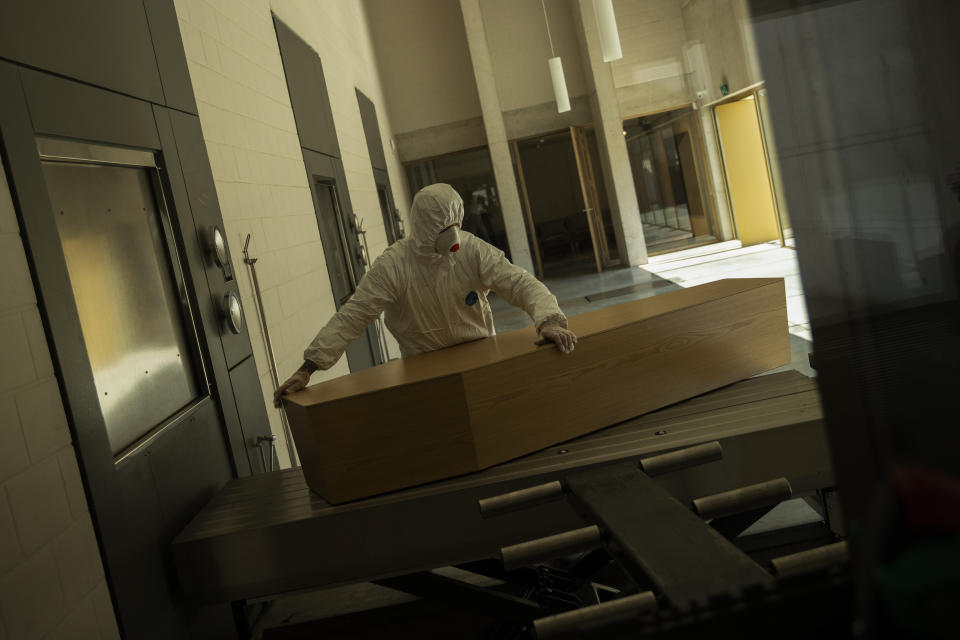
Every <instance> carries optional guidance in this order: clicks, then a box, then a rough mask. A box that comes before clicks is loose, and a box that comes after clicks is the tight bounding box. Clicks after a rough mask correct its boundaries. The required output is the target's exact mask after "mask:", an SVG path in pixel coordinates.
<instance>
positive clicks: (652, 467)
mask: <svg viewBox="0 0 960 640" xmlns="http://www.w3.org/2000/svg"><path fill="white" fill-rule="evenodd" d="M722 459H723V447H721V446H720V443H719V442H707V443H705V444H699V445H697V446H695V447H687V448H685V449H679V450H677V451H670V452H669V453H661V454H660V455H657V456H650V457H648V458H641V459H640V468H641V469H642V470H643V472H644V473H645V474H647V475H648V476H658V475H661V474H664V473H670V472H672V471H681V470H683V469H689V468H690V467H695V466H697V465H700V464H707V463H708V462H716V461H717V460H722Z"/></svg>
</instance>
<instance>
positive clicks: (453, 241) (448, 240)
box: [434, 224, 460, 256]
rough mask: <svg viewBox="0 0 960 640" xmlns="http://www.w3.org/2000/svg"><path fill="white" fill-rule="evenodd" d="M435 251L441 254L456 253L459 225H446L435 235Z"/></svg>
mask: <svg viewBox="0 0 960 640" xmlns="http://www.w3.org/2000/svg"><path fill="white" fill-rule="evenodd" d="M434 249H436V251H437V253H439V254H440V255H442V256H446V255H450V254H451V253H456V252H457V251H459V250H460V225H456V224H455V225H453V226H452V227H447V228H446V229H444V230H443V231H441V232H440V235H439V236H437V243H436V244H435V245H434Z"/></svg>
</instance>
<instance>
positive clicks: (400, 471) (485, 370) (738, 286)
mask: <svg viewBox="0 0 960 640" xmlns="http://www.w3.org/2000/svg"><path fill="white" fill-rule="evenodd" d="M569 323H570V329H571V330H572V331H574V332H575V333H576V334H577V336H578V337H579V343H578V344H577V348H576V350H575V351H574V352H573V353H572V354H569V355H563V354H561V353H560V352H559V351H557V350H556V349H555V348H553V347H552V346H541V347H537V346H535V345H534V341H535V339H536V334H535V332H534V330H533V328H527V329H521V330H518V331H513V332H510V333H506V334H502V335H498V336H495V337H493V338H487V339H483V340H478V341H476V342H470V343H466V344H462V345H458V346H456V347H450V348H448V349H443V350H441V351H435V352H433V353H428V354H423V355H420V356H416V357H413V358H408V359H404V360H394V361H392V362H389V363H387V364H384V365H380V366H377V367H373V368H370V369H365V370H363V371H359V372H357V373H352V374H350V375H347V376H343V377H341V378H336V379H333V380H329V381H326V382H322V383H320V384H317V385H314V386H311V387H308V388H307V389H305V390H303V391H301V392H299V393H296V394H293V395H290V396H287V398H286V400H285V406H286V410H287V416H288V417H289V420H290V426H291V428H292V431H293V436H294V440H295V441H296V446H297V451H298V453H299V455H300V460H301V464H302V465H303V471H304V476H305V477H306V481H307V484H308V485H310V487H311V488H312V489H313V490H314V491H316V492H317V493H319V494H320V495H321V496H323V497H324V498H325V499H327V500H328V501H329V502H331V503H334V504H336V503H340V502H345V501H348V500H354V499H357V498H364V497H368V496H372V495H376V494H378V493H384V492H387V491H392V490H395V489H401V488H404V487H410V486H413V485H417V484H421V483H424V482H430V481H433V480H440V479H442V478H448V477H451V476H456V475H460V474H463V473H469V472H472V471H477V470H479V469H483V468H485V467H489V466H491V465H495V464H498V463H501V462H505V461H507V460H510V459H512V458H516V457H518V456H522V455H524V454H527V453H531V452H533V451H537V450H538V449H542V448H544V447H548V446H550V445H553V444H557V443H559V442H563V441H564V440H568V439H570V438H575V437H577V436H581V435H583V434H585V433H589V432H591V431H595V430H597V429H601V428H603V427H607V426H610V425H612V424H616V423H618V422H621V421H623V420H627V419H629V418H633V417H635V416H638V415H640V414H643V413H647V412H649V411H653V410H655V409H659V408H661V407H664V406H667V405H670V404H673V403H675V402H679V401H681V400H685V399H687V398H690V397H693V396H696V395H699V394H701V393H705V392H707V391H711V390H713V389H716V388H718V387H722V386H724V385H727V384H731V383H733V382H736V381H738V380H741V379H743V378H747V377H750V376H752V375H755V374H757V373H761V372H764V371H768V370H770V369H773V368H775V367H779V366H781V365H784V364H787V363H789V362H790V344H789V337H788V332H787V309H786V296H785V292H784V283H783V280H782V279H779V278H751V279H731V280H721V281H718V282H713V283H710V284H705V285H701V286H698V287H692V288H689V289H681V290H677V291H671V292H669V293H664V294H661V295H658V296H655V297H652V298H647V299H644V300H637V301H633V302H628V303H626V304H621V305H617V306H612V307H607V308H604V309H600V310H597V311H593V312H590V313H585V314H582V315H578V316H573V317H571V318H570V319H569Z"/></svg>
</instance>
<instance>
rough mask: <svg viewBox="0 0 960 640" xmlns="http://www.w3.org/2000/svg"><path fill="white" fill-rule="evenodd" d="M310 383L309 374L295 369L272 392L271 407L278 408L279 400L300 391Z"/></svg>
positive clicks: (304, 370)
mask: <svg viewBox="0 0 960 640" xmlns="http://www.w3.org/2000/svg"><path fill="white" fill-rule="evenodd" d="M309 383H310V372H309V371H307V370H306V369H297V370H296V371H294V372H293V375H292V376H290V377H289V378H287V380H286V382H284V383H283V384H282V385H280V387H279V388H278V389H277V390H276V391H274V392H273V406H275V407H277V408H280V404H281V402H280V399H281V398H282V397H283V396H285V395H286V394H288V393H293V392H295V391H300V390H301V389H303V388H304V387H306V386H307V384H309Z"/></svg>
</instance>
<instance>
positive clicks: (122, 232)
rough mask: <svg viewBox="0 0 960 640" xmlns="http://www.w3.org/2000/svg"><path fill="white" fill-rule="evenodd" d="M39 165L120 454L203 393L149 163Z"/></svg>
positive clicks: (110, 429) (112, 440) (111, 435)
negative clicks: (131, 164) (138, 164)
mask: <svg viewBox="0 0 960 640" xmlns="http://www.w3.org/2000/svg"><path fill="white" fill-rule="evenodd" d="M43 171H44V175H45V177H46V180H47V184H48V188H49V193H50V199H51V204H52V205H53V209H54V215H55V217H56V221H57V229H58V231H59V234H60V240H61V243H62V245H63V253H64V257H65V258H66V263H67V270H68V271H69V274H70V281H71V285H72V288H73V293H74V297H75V298H76V303H77V308H78V311H79V315H80V324H81V327H82V330H83V338H84V342H85V344H86V349H87V353H88V355H89V358H90V363H91V366H92V368H93V375H94V382H95V384H96V388H97V394H98V397H99V401H100V407H101V410H102V412H103V417H104V422H105V423H106V427H107V434H108V437H109V440H110V446H111V449H112V451H113V453H114V454H117V453H119V452H121V451H123V450H124V449H125V448H127V447H129V446H130V445H132V444H133V443H135V442H136V441H137V440H138V439H140V438H141V437H143V436H145V435H146V434H148V433H149V432H150V431H152V430H153V429H154V428H155V427H157V426H159V425H160V424H161V423H163V422H164V421H165V420H166V419H167V418H168V417H170V416H172V415H173V414H175V413H176V412H177V411H178V410H180V409H181V408H183V407H184V406H186V405H187V404H189V403H190V402H191V401H192V400H194V399H195V398H197V397H198V396H199V395H201V385H200V384H199V383H198V375H197V368H196V367H195V364H194V357H195V356H194V354H195V351H194V349H195V347H193V346H192V341H194V340H195V336H194V335H193V333H192V329H191V328H189V324H188V323H186V322H185V318H186V317H188V316H187V315H186V312H185V304H186V302H185V296H184V293H183V291H182V289H181V286H180V282H179V278H178V276H177V272H176V270H175V264H176V263H175V261H172V260H171V256H170V253H169V250H168V246H169V245H168V243H167V240H166V237H165V224H164V219H163V218H162V217H161V213H162V212H161V210H160V208H159V207H158V205H157V201H156V198H155V196H154V191H153V188H152V179H153V176H152V175H151V173H150V172H151V171H152V170H151V169H146V168H133V167H118V166H105V165H97V164H75V163H64V162H44V163H43ZM185 325H186V327H187V328H185Z"/></svg>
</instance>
